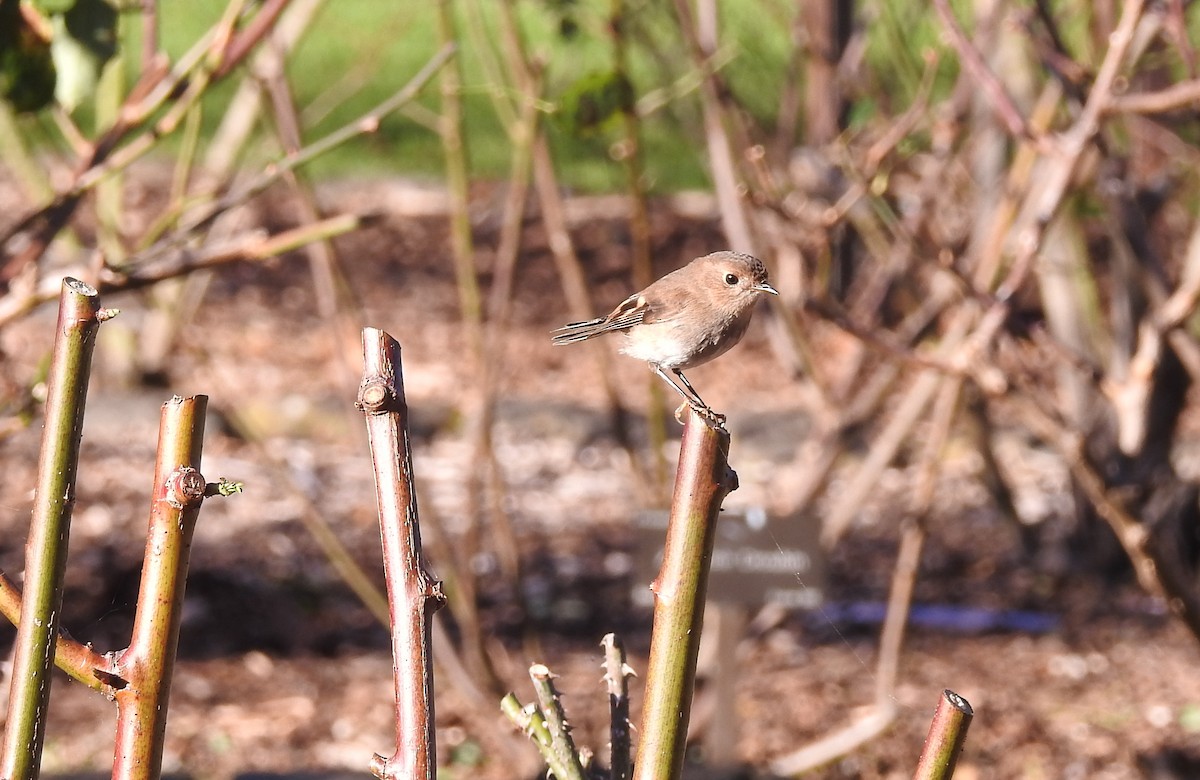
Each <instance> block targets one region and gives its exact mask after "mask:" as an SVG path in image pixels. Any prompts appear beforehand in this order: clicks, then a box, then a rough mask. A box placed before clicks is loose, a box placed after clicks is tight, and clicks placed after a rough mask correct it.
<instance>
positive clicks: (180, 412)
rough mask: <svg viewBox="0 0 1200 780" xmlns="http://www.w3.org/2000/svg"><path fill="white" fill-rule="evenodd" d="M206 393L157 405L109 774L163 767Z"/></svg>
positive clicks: (141, 779)
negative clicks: (150, 485)
mask: <svg viewBox="0 0 1200 780" xmlns="http://www.w3.org/2000/svg"><path fill="white" fill-rule="evenodd" d="M207 405H208V399H207V397H205V396H202V395H201V396H195V397H192V398H180V397H178V396H176V397H175V398H172V399H171V400H170V401H168V402H167V403H165V404H163V408H162V417H161V420H160V423H159V438H158V458H157V463H156V464H155V467H154V493H153V498H152V500H151V505H150V524H149V529H148V531H147V534H146V554H145V558H144V559H143V561H142V581H141V586H140V589H139V591H138V603H137V612H136V614H135V616H134V622H133V636H132V639H131V640H130V643H129V647H128V648H127V649H126V650H125V651H124V652H123V653H121V654H120V655H119V656H118V658H117V660H116V670H117V673H118V674H119V676H120V677H121V678H122V679H123V680H124V681H125V683H126V684H125V685H124V686H123V687H121V688H120V689H119V690H117V692H116V699H117V736H116V746H115V750H114V755H113V774H112V776H113V778H114V780H118V779H120V780H151V778H157V777H158V776H159V775H160V773H161V768H162V751H163V740H164V737H165V734H166V728H167V704H168V702H169V698H170V693H171V675H172V671H173V669H174V665H175V654H176V648H177V646H178V643H179V621H180V617H181V615H182V613H183V595H184V587H185V585H186V580H187V570H188V557H189V554H190V551H191V546H192V535H193V533H194V532H195V529H196V519H197V517H198V516H199V514H200V506H201V504H202V502H203V500H204V495H205V492H206V484H205V482H204V478H203V477H201V476H200V473H199V468H200V452H201V448H202V445H203V440H204V412H205V409H206V407H207Z"/></svg>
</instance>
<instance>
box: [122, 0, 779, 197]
mask: <svg viewBox="0 0 1200 780" xmlns="http://www.w3.org/2000/svg"><path fill="white" fill-rule="evenodd" d="M747 5H748V4H746V3H739V2H734V1H733V0H730V1H729V2H726V3H725V11H726V13H727V15H728V18H729V20H730V21H729V27H728V28H727V30H728V34H729V36H730V41H729V45H730V46H731V47H733V49H734V50H735V51H737V52H739V54H737V55H735V57H734V60H733V63H732V64H731V65H730V66H729V73H730V75H731V76H732V77H733V78H732V81H733V83H734V86H735V89H736V90H737V92H738V94H739V97H744V98H745V100H746V103H747V106H748V107H749V108H750V109H751V111H752V113H753V115H754V116H756V117H759V118H762V117H768V116H770V115H771V111H772V107H773V106H774V105H775V104H776V103H777V101H778V91H779V88H780V86H781V84H780V82H779V80H780V79H781V78H782V73H783V57H784V56H785V55H786V46H787V27H786V24H774V23H772V24H768V25H763V24H762V22H763V19H762V18H760V17H759V15H757V14H753V15H751V14H749V13H748V12H747V11H746V10H744V9H746V8H747ZM751 5H754V6H755V7H758V4H757V3H755V4H751ZM768 5H772V6H778V11H777V12H773V13H772V15H771V17H770V18H771V21H772V22H774V21H775V20H777V19H778V20H786V18H787V13H789V12H788V11H787V10H786V9H787V6H788V4H787V3H785V2H783V0H771V2H769V3H768ZM224 6H225V2H224V0H162V3H161V5H160V8H161V36H162V42H163V45H164V47H165V48H166V49H167V50H168V52H169V53H170V54H171V55H172V56H173V57H175V56H178V55H179V54H181V53H182V52H183V51H185V50H186V49H187V48H188V47H189V46H190V45H191V43H192V42H193V41H194V40H196V38H197V37H198V36H199V35H201V34H202V33H203V31H204V30H205V29H207V27H208V26H209V25H211V24H212V23H213V22H214V21H216V20H217V19H218V18H219V16H220V13H221V11H222V10H223V8H224ZM483 6H484V7H486V8H489V11H490V5H489V4H488V3H484V4H483ZM457 7H458V9H459V11H460V34H461V38H462V45H461V48H460V55H459V56H460V57H461V64H462V67H463V71H464V74H463V88H464V96H463V100H464V112H465V117H466V134H467V147H468V152H469V155H470V162H471V167H472V171H473V174H474V175H476V176H479V177H483V178H495V179H499V178H504V177H506V176H507V174H508V167H509V158H510V154H511V149H510V146H509V143H508V138H507V135H506V133H505V131H504V128H503V127H502V125H501V123H500V121H499V119H498V118H497V115H496V112H495V110H494V108H493V101H492V98H491V97H490V95H491V93H492V92H493V91H494V90H496V89H498V88H499V86H498V85H497V84H496V83H495V82H494V81H493V80H492V78H491V77H490V76H489V74H488V72H487V70H486V69H485V68H484V66H483V59H484V58H483V56H482V52H480V51H479V46H478V43H477V41H476V39H475V37H474V36H471V35H469V34H468V32H467V25H466V24H465V21H464V19H463V18H462V16H461V14H462V13H464V10H463V9H464V8H465V9H467V10H475V9H477V8H479V6H477V5H476V4H475V3H472V2H468V3H458V4H457ZM608 7H609V3H608V2H607V0H605V1H604V2H600V1H599V0H587V1H586V2H581V3H579V4H578V6H577V10H576V12H575V18H576V19H577V21H578V25H579V26H578V32H577V33H576V34H574V35H573V36H564V35H563V34H561V33H560V29H559V24H558V19H557V18H556V17H555V15H554V13H553V12H552V11H551V10H549V4H543V3H542V2H533V1H532V0H525V2H522V3H520V4H519V10H520V11H521V21H522V25H523V29H524V31H525V33H526V35H527V38H528V40H529V41H530V44H529V47H530V50H531V51H534V52H538V53H540V54H541V55H542V56H543V57H544V59H545V61H546V71H545V80H546V91H547V96H548V97H549V98H550V102H551V103H552V104H553V102H554V101H555V99H556V98H557V97H559V96H561V95H562V94H563V92H564V91H566V90H567V89H569V88H570V86H571V85H572V84H573V83H574V82H575V81H576V80H577V79H580V78H582V77H583V76H586V75H588V74H591V73H596V72H602V71H606V70H608V69H609V68H610V67H611V60H612V49H611V44H610V41H609V40H608V38H607V34H606V32H605V27H604V25H605V19H604V13H606V12H607V9H608ZM627 7H629V8H631V10H632V12H633V13H636V14H638V15H639V18H638V20H637V24H638V25H644V26H646V27H650V28H651V32H648V33H646V35H647V36H653V37H654V38H655V42H654V44H653V46H656V47H660V48H663V49H667V50H669V51H668V54H667V55H664V54H663V52H662V51H658V52H651V51H649V50H648V49H649V47H648V46H647V45H646V44H645V42H644V41H643V43H641V44H639V43H635V44H634V45H633V46H631V50H630V63H631V68H632V70H633V73H632V78H633V81H634V84H635V87H636V89H637V92H638V94H643V93H644V92H645V91H647V90H650V89H655V88H659V87H663V86H665V85H667V84H669V83H670V82H671V81H672V80H673V79H674V78H677V77H678V76H679V75H681V74H682V73H683V72H685V70H686V69H687V67H688V65H687V55H686V51H685V50H684V48H683V47H682V44H681V42H680V41H679V40H678V35H677V32H675V31H674V30H673V29H671V26H670V25H671V24H672V21H671V20H672V16H671V14H670V12H669V8H668V7H666V6H665V5H664V4H662V3H645V4H638V3H635V2H629V3H627ZM486 16H487V14H485V17H486ZM483 24H484V26H486V27H487V28H488V29H489V30H490V31H492V32H491V33H490V34H491V36H492V37H493V38H498V36H497V35H496V33H495V32H494V31H495V25H494V24H492V23H491V20H490V19H488V18H485V19H484V21H483ZM130 27H131V28H134V27H136V24H131V25H130ZM436 49H437V27H436V17H435V4H434V3H433V2H428V3H426V2H406V3H398V4H379V3H376V2H369V0H337V2H331V3H327V4H326V5H325V6H324V8H323V10H322V11H321V12H320V14H319V16H318V18H317V19H316V21H315V22H314V24H313V25H312V27H311V28H310V30H309V32H308V34H307V35H306V37H305V38H304V39H303V41H302V42H301V45H300V46H299V48H298V49H297V51H296V52H295V53H294V54H293V56H292V58H291V60H290V62H289V67H288V73H289V76H290V77H291V83H292V85H293V89H294V90H295V93H296V99H297V101H298V103H299V105H300V107H301V110H302V111H305V112H306V114H305V115H306V116H308V115H309V114H310V113H311V112H310V111H308V109H310V108H311V107H313V106H314V105H320V106H326V107H328V106H331V105H332V106H333V108H332V110H329V111H327V112H326V111H323V112H322V113H323V116H322V117H321V118H319V120H318V121H316V122H315V123H313V124H311V125H307V124H306V127H305V139H306V140H308V141H311V140H313V139H316V138H319V137H320V136H322V135H324V134H325V133H327V132H329V131H330V130H332V129H333V128H335V127H338V126H340V125H341V124H344V123H345V122H348V121H351V120H353V119H354V118H355V117H357V116H359V115H360V114H362V113H363V112H364V111H366V110H367V109H368V108H370V107H371V106H373V105H375V104H376V103H378V102H379V101H380V100H382V99H384V98H385V97H387V96H388V95H389V94H391V93H392V92H393V91H395V90H396V89H398V88H399V87H400V86H402V85H403V84H404V83H405V82H407V81H408V79H409V78H410V77H411V76H412V74H414V73H415V72H417V70H419V69H420V67H421V66H422V65H423V64H424V63H425V62H426V61H427V60H428V58H429V57H430V56H431V55H432V54H433V52H434V51H435V50H436ZM664 60H666V63H665V64H664ZM766 73H769V74H771V76H770V77H769V78H764V74H766ZM756 74H757V75H756ZM358 87H361V88H358ZM231 94H232V90H231V89H230V88H229V86H225V87H224V88H222V89H218V90H215V91H214V94H213V96H212V98H211V99H210V100H209V101H208V103H207V104H206V109H205V122H204V124H205V128H206V131H208V132H211V131H212V129H214V128H215V127H216V125H217V123H218V122H219V120H220V116H221V114H222V113H223V111H224V104H225V102H226V101H228V99H229V96H230V95H231ZM437 97H438V96H437V87H436V84H434V85H431V86H430V87H429V88H427V89H426V90H425V93H424V94H423V95H422V97H421V100H420V102H421V104H422V105H423V106H425V107H426V108H428V109H429V110H436V107H437V103H438V100H437ZM683 101H684V103H691V102H693V101H694V95H689V96H687V97H685V98H683ZM697 118H698V112H697V111H696V109H695V106H694V105H677V106H672V107H669V108H668V109H666V110H663V111H660V112H658V113H657V114H656V115H655V116H653V117H651V118H650V119H649V120H648V121H647V122H646V123H645V124H644V126H643V138H642V141H643V148H644V151H645V160H646V176H647V180H648V181H649V182H650V184H651V186H652V187H653V188H655V189H657V190H676V189H680V188H686V187H700V186H705V185H706V183H707V174H706V173H705V171H704V168H703V163H702V159H701V157H700V154H701V152H702V150H703V144H702V143H701V142H699V141H700V135H699V130H698V126H697V125H696V122H697ZM547 122H548V126H549V128H550V138H551V143H552V146H553V148H554V151H555V156H556V159H558V160H559V161H560V168H561V174H562V177H563V179H564V182H565V183H566V184H568V185H570V186H572V187H575V188H579V189H583V190H610V189H614V188H619V187H620V186H622V183H623V177H624V173H623V170H622V168H621V167H620V165H618V164H617V163H616V162H614V161H613V160H612V159H610V157H609V154H608V150H609V146H610V145H611V143H612V141H613V140H615V136H613V135H611V134H608V133H600V134H598V135H596V136H592V137H582V138H581V137H577V136H576V135H575V134H574V133H572V132H571V131H570V130H569V129H567V128H566V127H564V125H563V123H562V122H560V121H558V120H557V119H556V118H555V117H554V116H549V117H547ZM441 167H442V161H441V148H440V144H439V142H438V139H437V137H436V136H435V135H434V134H433V132H432V131H431V130H430V129H429V128H427V127H425V126H424V125H422V124H420V123H418V122H416V121H414V120H413V119H411V118H409V117H406V116H404V115H401V114H397V115H393V116H392V117H391V118H389V119H388V120H386V121H385V122H384V124H383V125H382V127H381V128H380V129H379V132H378V133H376V134H375V135H374V136H372V137H370V138H365V139H359V140H356V141H354V142H353V143H351V144H348V145H347V146H345V147H344V148H342V149H339V150H336V151H334V152H331V153H329V154H328V155H326V156H325V157H323V158H321V159H319V160H317V161H316V162H314V163H313V164H312V167H311V169H310V170H311V171H312V172H313V173H314V174H315V175H317V176H328V175H344V174H350V175H359V176H362V175H366V176H372V175H395V174H404V175H415V176H429V177H439V176H440V175H441Z"/></svg>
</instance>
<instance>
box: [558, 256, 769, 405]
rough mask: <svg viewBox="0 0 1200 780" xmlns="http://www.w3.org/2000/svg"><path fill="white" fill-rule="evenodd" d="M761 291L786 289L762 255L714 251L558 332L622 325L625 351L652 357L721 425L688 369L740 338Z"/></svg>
mask: <svg viewBox="0 0 1200 780" xmlns="http://www.w3.org/2000/svg"><path fill="white" fill-rule="evenodd" d="M761 293H770V294H771V295H778V294H779V293H778V292H776V290H775V288H774V287H772V286H771V285H770V284H768V283H767V269H766V267H765V266H764V265H763V262H762V261H761V260H759V259H758V258H757V257H752V256H750V255H746V254H742V253H740V252H729V251H724V252H713V253H712V254H711V255H705V256H704V257H698V258H696V259H695V260H693V261H692V262H690V263H688V264H687V265H685V266H684V267H683V268H680V269H679V270H677V271H672V272H671V273H669V274H667V275H666V276H664V277H662V278H661V279H659V280H658V281H657V282H655V283H654V284H652V285H650V286H649V287H647V288H646V289H645V290H642V291H641V292H639V293H634V294H633V295H631V296H629V297H628V298H626V299H625V300H624V301H622V302H621V304H620V305H619V306H617V308H615V309H613V311H612V313H611V314H609V315H608V316H607V317H601V318H599V319H595V320H588V321H586V322H572V323H570V324H569V325H564V326H563V327H561V328H559V329H558V330H556V331H553V333H551V339H552V341H553V342H554V343H555V344H574V343H575V342H577V341H584V340H586V339H590V338H592V337H593V336H599V335H600V334H602V333H608V332H609V331H613V330H619V331H622V332H623V333H624V334H625V345H624V346H623V347H621V352H622V353H624V354H626V355H629V356H630V357H635V358H637V359H639V360H644V361H646V362H647V363H648V364H649V365H650V368H652V369H654V372H655V373H656V374H658V375H659V376H660V377H662V378H663V379H664V380H665V381H666V382H667V384H669V385H671V387H673V388H675V390H677V391H678V392H679V394H680V395H682V396H683V397H684V399H685V400H686V401H687V402H688V404H689V405H690V406H691V407H692V408H693V409H695V410H696V411H697V412H699V413H700V415H701V416H702V417H704V418H705V419H707V420H709V421H710V422H713V423H715V424H717V425H718V426H719V425H721V424H723V423H724V421H725V417H724V415H720V414H717V413H716V412H714V411H713V410H712V409H711V408H710V407H709V406H708V404H706V403H704V401H703V399H701V398H700V394H699V393H697V392H696V389H695V388H694V387H692V384H691V383H690V382H688V381H687V378H686V377H684V375H683V369H685V368H692V367H694V366H699V365H701V364H703V363H707V362H708V361H710V360H712V359H713V358H715V357H717V356H718V355H723V354H725V353H726V352H727V351H729V349H730V348H732V347H733V346H734V345H735V344H737V343H738V342H739V341H741V340H742V336H744V335H745V334H746V328H747V327H748V326H749V325H750V315H751V314H753V313H754V304H755V302H756V301H757V300H758V296H759V295H760V294H761ZM667 371H670V372H671V373H672V374H674V375H675V376H677V377H679V383H676V382H675V381H674V380H673V379H671V377H670V375H668V374H667V373H666V372H667Z"/></svg>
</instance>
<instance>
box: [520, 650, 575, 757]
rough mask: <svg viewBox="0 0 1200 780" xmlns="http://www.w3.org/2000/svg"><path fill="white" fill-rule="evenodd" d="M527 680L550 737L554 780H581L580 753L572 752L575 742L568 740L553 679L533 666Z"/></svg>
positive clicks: (569, 736)
mask: <svg viewBox="0 0 1200 780" xmlns="http://www.w3.org/2000/svg"><path fill="white" fill-rule="evenodd" d="M529 679H530V680H532V681H533V690H534V694H535V695H536V696H537V700H538V708H539V710H540V711H541V714H542V718H543V719H544V720H545V722H546V730H547V731H548V732H549V733H550V749H551V752H553V753H554V761H553V762H550V765H551V766H553V767H557V768H556V769H555V770H554V776H555V777H556V778H558V780H584V777H585V776H586V775H585V774H584V771H583V763H582V762H581V761H580V760H579V751H578V750H576V749H575V740H574V739H572V738H571V728H570V726H568V725H567V716H566V713H565V712H564V711H563V706H562V699H561V697H560V696H559V693H558V691H557V690H555V689H554V675H553V674H551V673H550V670H549V669H548V668H547V667H546V666H544V665H543V664H534V665H533V666H531V667H529Z"/></svg>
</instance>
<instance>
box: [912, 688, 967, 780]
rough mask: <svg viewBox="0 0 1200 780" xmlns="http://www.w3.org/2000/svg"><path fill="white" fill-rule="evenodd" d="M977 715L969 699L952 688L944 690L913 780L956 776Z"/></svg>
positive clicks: (943, 779) (941, 779) (946, 779)
mask: <svg viewBox="0 0 1200 780" xmlns="http://www.w3.org/2000/svg"><path fill="white" fill-rule="evenodd" d="M974 715H975V712H974V710H972V709H971V705H970V704H969V703H968V702H967V700H966V699H964V698H963V697H961V696H959V695H958V694H957V693H955V692H954V691H952V690H949V689H946V690H944V691H942V698H941V699H939V700H938V708H937V711H936V712H935V713H934V715H933V722H932V723H930V724H929V736H927V737H926V738H925V748H924V750H922V751H921V760H920V762H919V763H918V764H917V771H916V772H915V773H914V774H913V780H950V778H951V777H953V776H954V767H955V765H956V764H957V763H958V755H959V753H961V752H962V746H963V742H964V741H965V740H966V738H967V728H968V727H969V726H970V725H971V718H973V717H974Z"/></svg>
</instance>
